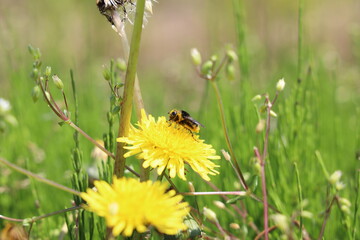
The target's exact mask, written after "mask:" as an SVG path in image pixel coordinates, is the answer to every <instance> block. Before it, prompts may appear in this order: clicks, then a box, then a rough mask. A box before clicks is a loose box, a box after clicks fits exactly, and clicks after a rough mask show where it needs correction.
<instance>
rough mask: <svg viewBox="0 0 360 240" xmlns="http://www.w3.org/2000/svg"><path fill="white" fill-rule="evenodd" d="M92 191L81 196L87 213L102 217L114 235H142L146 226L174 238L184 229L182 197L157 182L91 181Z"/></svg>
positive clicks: (186, 211) (184, 204)
mask: <svg viewBox="0 0 360 240" xmlns="http://www.w3.org/2000/svg"><path fill="white" fill-rule="evenodd" d="M94 184H95V187H96V190H93V189H88V190H87V191H86V193H85V192H83V193H81V197H82V198H83V199H84V200H85V201H86V202H87V206H86V207H85V208H86V209H87V210H89V211H92V212H95V213H96V214H97V215H99V216H101V217H104V218H105V220H106V225H107V226H108V227H110V228H112V233H113V235H114V236H118V235H120V234H122V235H124V236H131V235H132V233H133V231H134V230H136V231H137V232H139V233H143V232H145V231H146V230H147V227H148V225H152V226H154V227H155V228H157V230H158V231H159V232H162V233H165V234H169V235H175V234H177V233H178V231H180V230H186V228H187V227H186V225H185V224H184V223H183V219H184V217H185V216H186V215H187V214H188V213H189V207H188V204H187V203H186V202H181V200H182V196H181V195H175V194H176V193H175V191H174V190H170V191H167V192H166V190H167V185H166V184H163V183H160V182H155V183H153V182H151V181H147V182H139V181H138V180H136V179H134V178H128V179H127V178H120V179H118V178H116V177H114V179H113V183H112V184H111V185H110V184H109V183H107V182H105V181H95V183H94Z"/></svg>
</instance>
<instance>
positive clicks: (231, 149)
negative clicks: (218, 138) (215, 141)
mask: <svg viewBox="0 0 360 240" xmlns="http://www.w3.org/2000/svg"><path fill="white" fill-rule="evenodd" d="M210 82H211V85H212V86H213V88H214V91H215V96H216V100H217V102H218V106H219V110H220V116H221V123H222V128H223V131H224V135H225V140H226V144H227V146H228V149H229V151H230V155H231V161H232V163H233V164H234V166H235V169H236V174H237V175H238V177H239V179H240V183H241V185H242V186H243V187H244V188H245V189H246V190H248V188H249V187H248V186H247V185H246V182H245V178H244V176H243V174H242V172H241V169H240V167H239V164H238V162H237V160H236V157H235V153H234V150H233V148H232V146H231V142H230V138H229V134H228V130H227V128H226V121H225V113H224V106H223V103H222V100H221V96H220V91H219V88H218V86H217V84H216V82H215V80H210Z"/></svg>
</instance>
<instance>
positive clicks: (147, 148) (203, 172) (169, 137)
mask: <svg viewBox="0 0 360 240" xmlns="http://www.w3.org/2000/svg"><path fill="white" fill-rule="evenodd" d="M137 126H138V127H139V128H135V127H133V126H131V128H130V131H129V134H128V137H121V138H118V139H117V141H119V142H124V143H127V144H128V146H125V147H124V148H125V149H128V150H129V151H128V152H127V153H125V155H124V157H130V156H132V155H137V157H138V158H140V159H144V163H143V167H144V168H148V167H152V168H157V173H158V174H159V175H160V174H162V172H163V171H164V170H165V169H169V176H170V177H171V178H173V177H175V176H176V174H177V175H178V176H179V177H180V178H181V179H183V180H186V178H185V170H184V165H185V164H188V165H190V167H191V168H192V169H193V170H194V171H195V172H197V173H199V174H200V176H201V177H202V178H203V179H205V180H206V181H209V180H210V178H209V176H208V175H216V174H218V173H219V172H218V171H216V170H215V168H216V167H219V166H218V165H216V164H215V163H213V162H212V161H211V160H216V159H220V157H219V156H217V155H215V154H216V152H215V150H214V149H213V148H212V146H211V145H209V144H205V143H204V140H201V139H199V136H198V135H196V134H191V133H190V132H189V130H188V129H186V128H184V127H182V126H181V125H178V124H175V123H171V124H170V123H169V122H168V121H167V120H166V118H165V117H159V118H158V120H157V121H155V118H154V117H152V116H151V115H149V116H146V114H145V111H142V117H141V122H139V123H137Z"/></svg>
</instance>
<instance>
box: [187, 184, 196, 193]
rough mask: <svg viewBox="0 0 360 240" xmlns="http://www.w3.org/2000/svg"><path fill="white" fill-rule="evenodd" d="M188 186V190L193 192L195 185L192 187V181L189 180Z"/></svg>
mask: <svg viewBox="0 0 360 240" xmlns="http://www.w3.org/2000/svg"><path fill="white" fill-rule="evenodd" d="M188 186H189V191H190V192H195V187H194V184H193V183H192V182H189V183H188Z"/></svg>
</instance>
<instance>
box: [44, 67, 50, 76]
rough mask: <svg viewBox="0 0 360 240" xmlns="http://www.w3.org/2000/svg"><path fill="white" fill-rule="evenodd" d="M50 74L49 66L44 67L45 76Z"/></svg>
mask: <svg viewBox="0 0 360 240" xmlns="http://www.w3.org/2000/svg"><path fill="white" fill-rule="evenodd" d="M50 75H51V67H50V66H47V67H46V69H45V76H47V77H50Z"/></svg>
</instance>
